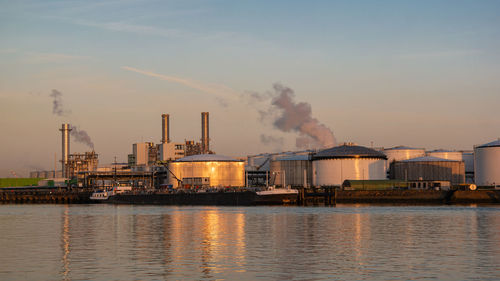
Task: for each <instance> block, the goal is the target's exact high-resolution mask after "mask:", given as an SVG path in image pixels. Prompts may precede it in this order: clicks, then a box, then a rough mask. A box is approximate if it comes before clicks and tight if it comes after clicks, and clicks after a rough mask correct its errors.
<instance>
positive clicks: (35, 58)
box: [23, 52, 89, 64]
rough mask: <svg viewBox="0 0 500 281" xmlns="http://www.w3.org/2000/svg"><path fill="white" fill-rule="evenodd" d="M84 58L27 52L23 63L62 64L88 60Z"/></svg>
mask: <svg viewBox="0 0 500 281" xmlns="http://www.w3.org/2000/svg"><path fill="white" fill-rule="evenodd" d="M88 58H89V57H86V56H75V55H68V54H61V53H39V52H28V53H26V56H25V57H24V58H23V62H25V63H32V64H39V63H63V62H68V61H73V60H81V59H88Z"/></svg>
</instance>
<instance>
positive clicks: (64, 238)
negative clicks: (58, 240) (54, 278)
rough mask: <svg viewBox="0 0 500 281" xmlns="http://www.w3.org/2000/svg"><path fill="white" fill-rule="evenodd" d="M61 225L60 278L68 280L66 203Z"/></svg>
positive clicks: (67, 212)
mask: <svg viewBox="0 0 500 281" xmlns="http://www.w3.org/2000/svg"><path fill="white" fill-rule="evenodd" d="M62 217H63V227H62V235H61V237H62V245H61V246H62V247H61V248H62V250H63V257H62V264H63V272H62V277H63V278H62V279H63V280H70V279H69V278H68V275H69V250H70V249H69V207H68V206H67V205H66V206H64V213H63V216H62Z"/></svg>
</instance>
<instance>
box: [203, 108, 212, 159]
mask: <svg viewBox="0 0 500 281" xmlns="http://www.w3.org/2000/svg"><path fill="white" fill-rule="evenodd" d="M209 143H210V138H209V136H208V112H202V113H201V150H202V153H203V154H207V153H208V152H209V151H210V144H209Z"/></svg>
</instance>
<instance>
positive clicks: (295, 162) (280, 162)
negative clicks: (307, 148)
mask: <svg viewBox="0 0 500 281" xmlns="http://www.w3.org/2000/svg"><path fill="white" fill-rule="evenodd" d="M269 184H270V185H276V186H281V187H284V186H291V187H309V186H312V162H311V155H294V156H288V157H281V158H278V159H276V160H271V164H270V173H269Z"/></svg>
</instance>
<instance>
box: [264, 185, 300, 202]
mask: <svg viewBox="0 0 500 281" xmlns="http://www.w3.org/2000/svg"><path fill="white" fill-rule="evenodd" d="M256 194H257V198H256V201H255V203H256V204H258V205H283V204H293V203H296V202H297V197H298V194H299V191H298V190H297V189H291V188H275V187H274V186H270V187H269V188H268V189H266V190H262V191H257V192H256Z"/></svg>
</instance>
